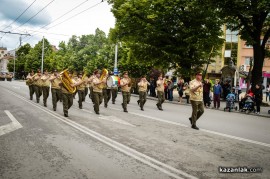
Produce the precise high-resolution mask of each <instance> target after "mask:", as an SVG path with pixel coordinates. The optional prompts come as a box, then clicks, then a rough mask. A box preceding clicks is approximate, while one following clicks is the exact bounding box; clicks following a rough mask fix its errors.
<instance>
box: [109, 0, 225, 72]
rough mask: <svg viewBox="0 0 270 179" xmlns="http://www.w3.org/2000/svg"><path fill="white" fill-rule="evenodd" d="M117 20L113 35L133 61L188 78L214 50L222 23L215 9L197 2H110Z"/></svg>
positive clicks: (163, 0)
mask: <svg viewBox="0 0 270 179" xmlns="http://www.w3.org/2000/svg"><path fill="white" fill-rule="evenodd" d="M109 2H110V3H111V4H112V5H113V9H112V12H113V13H114V16H115V17H116V19H117V21H116V26H115V29H114V30H113V32H112V34H113V35H114V38H115V39H116V40H121V41H125V42H127V44H128V47H129V48H131V50H132V52H133V54H134V57H135V59H136V60H139V61H141V62H145V61H151V62H152V64H154V65H163V64H164V66H167V67H171V68H177V69H178V70H179V71H180V72H181V73H182V74H184V75H186V76H189V75H190V73H191V72H192V69H196V68H200V67H201V66H202V64H204V63H205V62H206V61H207V57H208V56H209V53H210V51H211V49H212V47H213V46H214V47H215V48H214V49H215V51H217V50H218V49H219V47H220V45H221V44H222V42H223V40H222V39H221V38H220V36H221V34H222V31H221V28H220V27H221V23H222V21H221V20H220V19H219V18H217V16H216V11H215V8H211V7H210V6H208V5H207V4H204V3H203V2H202V1H200V0H190V1H186V0H173V1H172V0H152V1H145V0H109Z"/></svg>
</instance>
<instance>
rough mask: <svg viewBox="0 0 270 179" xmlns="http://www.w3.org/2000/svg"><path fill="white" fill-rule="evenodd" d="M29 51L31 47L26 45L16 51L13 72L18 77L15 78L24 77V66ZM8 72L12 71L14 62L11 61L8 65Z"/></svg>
mask: <svg viewBox="0 0 270 179" xmlns="http://www.w3.org/2000/svg"><path fill="white" fill-rule="evenodd" d="M30 50H31V46H30V44H28V43H27V44H25V45H23V46H21V47H20V48H19V49H18V50H16V62H15V71H16V74H18V76H16V77H21V76H22V75H25V74H24V73H25V69H24V64H25V62H26V56H27V55H28V54H29V52H30ZM8 70H9V71H14V60H11V61H10V62H9V63H8Z"/></svg>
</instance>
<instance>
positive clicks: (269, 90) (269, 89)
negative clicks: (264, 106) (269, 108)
mask: <svg viewBox="0 0 270 179" xmlns="http://www.w3.org/2000/svg"><path fill="white" fill-rule="evenodd" d="M269 93H270V87H269V83H268V84H267V85H266V91H265V101H266V102H267V98H268V100H269V101H270V98H269Z"/></svg>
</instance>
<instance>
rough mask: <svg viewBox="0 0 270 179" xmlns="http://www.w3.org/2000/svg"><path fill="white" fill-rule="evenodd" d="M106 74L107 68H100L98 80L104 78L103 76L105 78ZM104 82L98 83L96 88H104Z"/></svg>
mask: <svg viewBox="0 0 270 179" xmlns="http://www.w3.org/2000/svg"><path fill="white" fill-rule="evenodd" d="M107 76H108V70H107V69H105V68H104V69H103V70H102V72H101V75H100V78H99V80H100V81H103V80H104V78H106V77H107ZM104 85H105V84H104V83H100V84H99V85H98V88H99V89H103V88H104Z"/></svg>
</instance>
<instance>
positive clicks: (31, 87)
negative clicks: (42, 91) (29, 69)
mask: <svg viewBox="0 0 270 179" xmlns="http://www.w3.org/2000/svg"><path fill="white" fill-rule="evenodd" d="M32 76H33V75H31V74H30V73H29V74H28V75H27V77H26V85H27V86H28V88H29V95H30V100H33V94H34V93H35V89H34V85H33V82H34V81H33V79H32Z"/></svg>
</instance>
